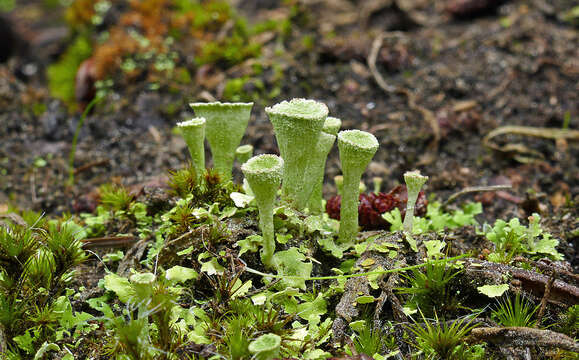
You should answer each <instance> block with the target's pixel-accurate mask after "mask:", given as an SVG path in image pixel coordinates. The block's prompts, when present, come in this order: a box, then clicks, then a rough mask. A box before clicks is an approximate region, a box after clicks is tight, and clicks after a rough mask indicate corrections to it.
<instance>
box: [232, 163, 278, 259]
mask: <svg viewBox="0 0 579 360" xmlns="http://www.w3.org/2000/svg"><path fill="white" fill-rule="evenodd" d="M283 168H284V160H283V159H282V158H280V157H279V156H276V155H270V154H264V155H258V156H254V157H252V158H251V159H249V160H248V161H247V162H245V163H244V164H243V165H242V166H241V171H242V172H243V175H245V178H246V179H247V182H248V183H249V186H251V190H252V191H253V193H254V195H255V201H256V202H257V208H258V209H259V227H260V228H261V232H262V234H263V235H262V236H263V249H262V253H261V260H262V261H263V263H264V265H265V266H267V267H271V266H272V262H271V260H272V257H273V253H274V252H275V239H274V228H273V206H274V204H275V197H276V194H277V190H278V188H279V185H280V183H281V180H282V177H283Z"/></svg>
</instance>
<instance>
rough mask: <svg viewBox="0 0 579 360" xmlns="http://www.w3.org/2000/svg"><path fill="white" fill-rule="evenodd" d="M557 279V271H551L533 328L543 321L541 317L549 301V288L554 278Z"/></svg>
mask: <svg viewBox="0 0 579 360" xmlns="http://www.w3.org/2000/svg"><path fill="white" fill-rule="evenodd" d="M556 277H557V271H556V270H555V269H553V272H552V274H551V278H549V281H548V282H547V284H545V294H544V295H543V298H542V299H541V307H540V308H539V313H538V314H537V323H536V325H535V327H538V326H539V325H541V321H542V320H543V315H544V314H545V307H546V306H547V301H548V300H549V295H551V288H552V287H553V283H554V282H555V278H556Z"/></svg>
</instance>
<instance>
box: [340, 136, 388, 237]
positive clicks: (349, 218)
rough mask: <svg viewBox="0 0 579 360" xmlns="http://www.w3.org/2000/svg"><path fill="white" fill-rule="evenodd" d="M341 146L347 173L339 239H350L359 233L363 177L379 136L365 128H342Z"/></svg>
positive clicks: (376, 148) (342, 160) (344, 169)
mask: <svg viewBox="0 0 579 360" xmlns="http://www.w3.org/2000/svg"><path fill="white" fill-rule="evenodd" d="M338 149H339V150H340V162H341V163H342V174H343V176H344V184H343V189H342V205H341V209H340V233H339V238H338V241H339V242H341V243H347V242H350V241H353V240H354V239H355V238H356V235H357V233H358V198H359V195H360V179H361V178H362V174H363V173H364V170H365V169H366V166H367V165H368V163H370V160H372V157H373V156H374V154H375V153H376V150H378V140H376V137H375V136H374V135H372V134H370V133H368V132H365V131H360V130H346V131H341V132H340V133H338Z"/></svg>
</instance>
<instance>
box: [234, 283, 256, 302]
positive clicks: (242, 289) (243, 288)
mask: <svg viewBox="0 0 579 360" xmlns="http://www.w3.org/2000/svg"><path fill="white" fill-rule="evenodd" d="M251 287H252V282H251V280H247V281H246V282H241V280H239V279H237V280H236V281H235V284H234V285H233V288H232V289H231V299H235V298H238V297H240V296H244V295H245V294H247V292H248V291H249V289H251Z"/></svg>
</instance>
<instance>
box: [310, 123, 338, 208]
mask: <svg viewBox="0 0 579 360" xmlns="http://www.w3.org/2000/svg"><path fill="white" fill-rule="evenodd" d="M341 126H342V120H340V119H338V118H335V117H331V116H328V117H327V118H326V120H325V121H324V127H323V128H322V132H321V133H320V137H319V139H318V144H317V146H316V151H315V153H314V156H313V158H312V162H311V164H310V167H309V168H308V174H307V175H306V177H305V178H306V180H311V181H313V186H312V193H311V195H310V198H309V200H308V208H309V209H310V212H311V213H312V214H321V213H322V212H323V208H322V189H323V186H324V172H325V168H326V159H327V158H328V154H329V153H330V150H331V149H332V146H333V145H334V142H335V141H336V135H337V134H338V131H339V130H340V127H341Z"/></svg>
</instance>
